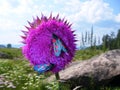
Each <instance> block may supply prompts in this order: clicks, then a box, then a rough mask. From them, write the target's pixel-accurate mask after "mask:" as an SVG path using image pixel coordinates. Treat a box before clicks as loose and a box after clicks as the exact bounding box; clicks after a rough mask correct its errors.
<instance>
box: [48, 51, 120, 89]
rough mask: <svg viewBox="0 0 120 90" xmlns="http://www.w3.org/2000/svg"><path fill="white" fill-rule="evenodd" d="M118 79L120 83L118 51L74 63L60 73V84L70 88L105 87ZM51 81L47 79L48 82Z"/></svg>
mask: <svg viewBox="0 0 120 90" xmlns="http://www.w3.org/2000/svg"><path fill="white" fill-rule="evenodd" d="M116 77H117V78H118V77H119V80H118V81H119V83H120V50H119V49H116V50H112V51H108V52H106V53H104V54H101V55H100V56H97V57H94V58H92V59H89V60H85V61H81V62H74V63H73V64H71V65H70V66H69V67H67V68H66V69H65V70H63V71H61V72H60V78H61V80H60V81H61V82H64V83H68V84H70V85H71V86H72V87H76V86H89V85H105V84H108V83H111V82H112V80H114V79H115V78H116ZM49 80H50V81H51V80H53V76H52V78H49V79H48V81H49Z"/></svg>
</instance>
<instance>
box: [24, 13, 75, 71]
mask: <svg viewBox="0 0 120 90" xmlns="http://www.w3.org/2000/svg"><path fill="white" fill-rule="evenodd" d="M33 20H34V21H33V22H28V23H29V25H30V27H27V26H26V28H27V29H28V31H22V32H23V33H24V34H25V36H22V38H23V39H24V41H23V43H24V44H25V46H23V47H22V52H23V54H24V55H25V57H26V58H27V59H28V60H29V61H30V63H31V64H32V65H39V64H48V63H52V64H53V65H55V66H54V68H52V69H51V70H52V71H53V72H59V71H60V70H62V69H64V67H65V65H66V64H68V63H69V62H71V60H72V58H73V56H74V53H75V49H76V47H75V41H76V40H75V34H73V33H74V31H73V30H72V29H71V24H69V23H68V21H67V20H64V19H60V18H59V15H57V16H56V17H52V14H51V15H50V16H49V17H48V18H47V17H46V16H44V15H42V17H41V19H40V18H39V17H37V18H36V19H33ZM57 39H58V44H59V46H57V45H56V43H57V42H56V41H55V40H57ZM57 50H59V51H57Z"/></svg>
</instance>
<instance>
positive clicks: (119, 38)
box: [102, 29, 120, 50]
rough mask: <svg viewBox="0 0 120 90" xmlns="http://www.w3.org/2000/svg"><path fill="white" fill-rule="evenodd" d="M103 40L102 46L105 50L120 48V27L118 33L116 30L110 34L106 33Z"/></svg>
mask: <svg viewBox="0 0 120 90" xmlns="http://www.w3.org/2000/svg"><path fill="white" fill-rule="evenodd" d="M102 41H103V43H102V46H103V49H104V50H105V49H108V50H113V49H120V29H119V30H118V32H117V34H116V35H115V33H114V32H111V34H110V35H109V34H106V35H104V36H103V38H102Z"/></svg>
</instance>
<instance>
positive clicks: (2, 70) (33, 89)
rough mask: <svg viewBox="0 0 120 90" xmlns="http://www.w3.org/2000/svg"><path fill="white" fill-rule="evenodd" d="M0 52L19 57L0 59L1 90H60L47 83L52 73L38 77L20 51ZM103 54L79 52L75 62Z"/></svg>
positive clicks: (118, 89) (66, 89)
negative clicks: (46, 80)
mask: <svg viewBox="0 0 120 90" xmlns="http://www.w3.org/2000/svg"><path fill="white" fill-rule="evenodd" d="M0 51H2V52H4V53H6V52H9V53H11V55H13V57H17V59H15V58H14V59H0V83H1V82H4V83H3V84H0V90H58V88H59V84H58V82H57V81H53V82H51V83H47V82H45V79H46V78H47V77H49V76H50V75H51V73H47V74H42V75H38V74H37V73H36V72H34V71H33V67H32V66H30V65H29V62H28V61H27V60H24V59H23V56H22V54H21V50H20V49H0ZM102 52H103V51H101V50H95V51H91V50H90V49H87V50H79V51H77V52H76V55H75V57H74V59H73V60H74V61H76V60H84V59H85V60H86V59H89V58H91V57H93V56H94V55H98V54H100V53H102ZM15 53H16V54H15ZM69 87H70V86H69V85H65V84H61V88H62V90H70V88H69ZM93 88H94V87H93V86H92V85H91V88H89V89H88V88H87V87H85V88H82V89H81V90H93ZM95 90H120V87H100V88H97V89H95Z"/></svg>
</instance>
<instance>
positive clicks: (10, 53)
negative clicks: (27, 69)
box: [0, 48, 23, 59]
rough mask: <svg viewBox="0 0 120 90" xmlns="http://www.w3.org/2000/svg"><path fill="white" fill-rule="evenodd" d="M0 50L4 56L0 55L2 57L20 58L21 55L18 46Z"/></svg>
mask: <svg viewBox="0 0 120 90" xmlns="http://www.w3.org/2000/svg"><path fill="white" fill-rule="evenodd" d="M0 52H1V53H3V54H5V57H2V56H1V57H0V58H4V59H21V58H23V55H22V53H21V49H18V48H0Z"/></svg>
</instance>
